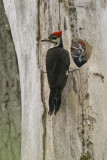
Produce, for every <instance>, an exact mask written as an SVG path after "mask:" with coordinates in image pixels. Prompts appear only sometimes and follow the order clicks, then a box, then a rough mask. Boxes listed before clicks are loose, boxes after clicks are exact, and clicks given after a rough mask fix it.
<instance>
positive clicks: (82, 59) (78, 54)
mask: <svg viewBox="0 0 107 160" xmlns="http://www.w3.org/2000/svg"><path fill="white" fill-rule="evenodd" d="M85 49H86V45H85V43H84V42H82V41H78V42H77V41H73V47H71V55H72V58H73V60H74V62H75V64H76V65H77V66H78V67H81V66H82V65H83V64H85V63H86V62H87V57H86V54H84V53H85V52H84V51H85Z"/></svg>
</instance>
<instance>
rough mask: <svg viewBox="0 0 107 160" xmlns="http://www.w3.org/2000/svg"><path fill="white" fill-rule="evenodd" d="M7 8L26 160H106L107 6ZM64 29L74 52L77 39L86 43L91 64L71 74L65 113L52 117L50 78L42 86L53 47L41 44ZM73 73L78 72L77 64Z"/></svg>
mask: <svg viewBox="0 0 107 160" xmlns="http://www.w3.org/2000/svg"><path fill="white" fill-rule="evenodd" d="M38 2H39V3H38ZM4 4H5V9H6V13H7V16H8V19H9V22H10V26H11V30H12V35H13V38H14V43H15V48H16V51H17V55H18V61H19V70H20V79H21V93H22V106H23V109H22V160H43V159H45V160H71V159H72V160H101V159H103V160H106V159H107V152H106V151H107V136H106V135H107V125H106V124H107V118H106V115H107V107H106V105H107V97H106V95H107V72H106V70H107V63H106V62H107V54H106V51H107V45H106V44H107V39H106V38H107V31H106V26H107V22H106V18H107V4H106V1H104V0H75V1H74V0H60V1H59V0H48V1H47V0H41V1H34V0H31V1H30V2H29V1H28V0H26V1H25V0H22V1H19V2H17V1H16V0H12V1H11V2H7V1H6V0H4ZM13 13H14V14H13ZM59 29H60V30H62V32H63V42H64V47H65V48H66V49H67V50H69V52H70V47H71V41H72V40H73V39H82V40H84V41H85V42H86V43H88V44H89V45H90V46H91V47H92V50H90V51H89V52H91V56H90V58H89V60H88V62H87V63H86V64H85V65H84V66H83V67H81V68H80V69H79V70H76V71H75V72H72V73H70V74H69V78H68V82H67V85H66V87H65V89H64V91H63V95H62V106H61V109H60V111H59V112H58V114H57V115H56V116H55V115H53V116H51V117H50V116H49V115H48V97H49V87H48V82H47V75H46V74H41V85H40V70H43V71H45V70H46V69H45V57H46V52H47V49H48V48H50V47H51V45H50V44H41V43H40V40H41V39H44V38H46V37H48V36H49V35H50V34H51V33H52V32H54V31H57V30H59ZM38 55H39V56H38ZM39 67H40V69H39ZM70 69H71V70H72V69H77V66H76V65H75V64H74V62H73V60H72V58H71V66H70ZM39 87H41V88H39ZM41 96H42V97H41ZM41 99H42V102H43V106H44V111H43V106H42V103H41Z"/></svg>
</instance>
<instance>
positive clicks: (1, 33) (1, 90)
mask: <svg viewBox="0 0 107 160" xmlns="http://www.w3.org/2000/svg"><path fill="white" fill-rule="evenodd" d="M20 151H21V97H20V83H19V72H18V64H17V58H16V53H15V48H14V44H13V40H12V36H11V30H10V27H9V23H8V20H7V17H6V15H5V10H4V6H3V2H2V0H0V160H20V155H21V152H20Z"/></svg>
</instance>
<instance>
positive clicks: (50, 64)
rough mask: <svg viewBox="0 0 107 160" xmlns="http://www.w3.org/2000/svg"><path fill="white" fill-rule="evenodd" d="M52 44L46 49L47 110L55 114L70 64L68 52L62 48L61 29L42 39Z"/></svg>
mask: <svg viewBox="0 0 107 160" xmlns="http://www.w3.org/2000/svg"><path fill="white" fill-rule="evenodd" d="M43 41H46V42H51V43H53V44H54V47H53V48H50V49H49V50H48V51H47V55H46V71H47V77H48V83H49V87H50V96H49V112H48V114H50V115H52V113H53V112H54V113H55V114H56V113H57V111H58V110H59V108H60V106H61V93H62V90H63V89H64V87H65V85H66V82H67V78H68V71H69V65H70V58H69V53H68V51H67V50H65V49H64V48H63V42H62V31H58V32H54V33H52V34H51V35H50V36H49V37H48V38H47V39H44V40H42V42H43Z"/></svg>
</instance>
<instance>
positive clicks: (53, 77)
mask: <svg viewBox="0 0 107 160" xmlns="http://www.w3.org/2000/svg"><path fill="white" fill-rule="evenodd" d="M69 65H70V58H69V53H68V51H66V50H65V49H64V48H51V49H49V50H48V52H47V56H46V70H47V76H48V82H49V86H50V89H52V88H57V87H58V89H59V90H60V91H62V90H63V88H64V86H65V84H66V80H67V74H66V73H67V71H68V70H69Z"/></svg>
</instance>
